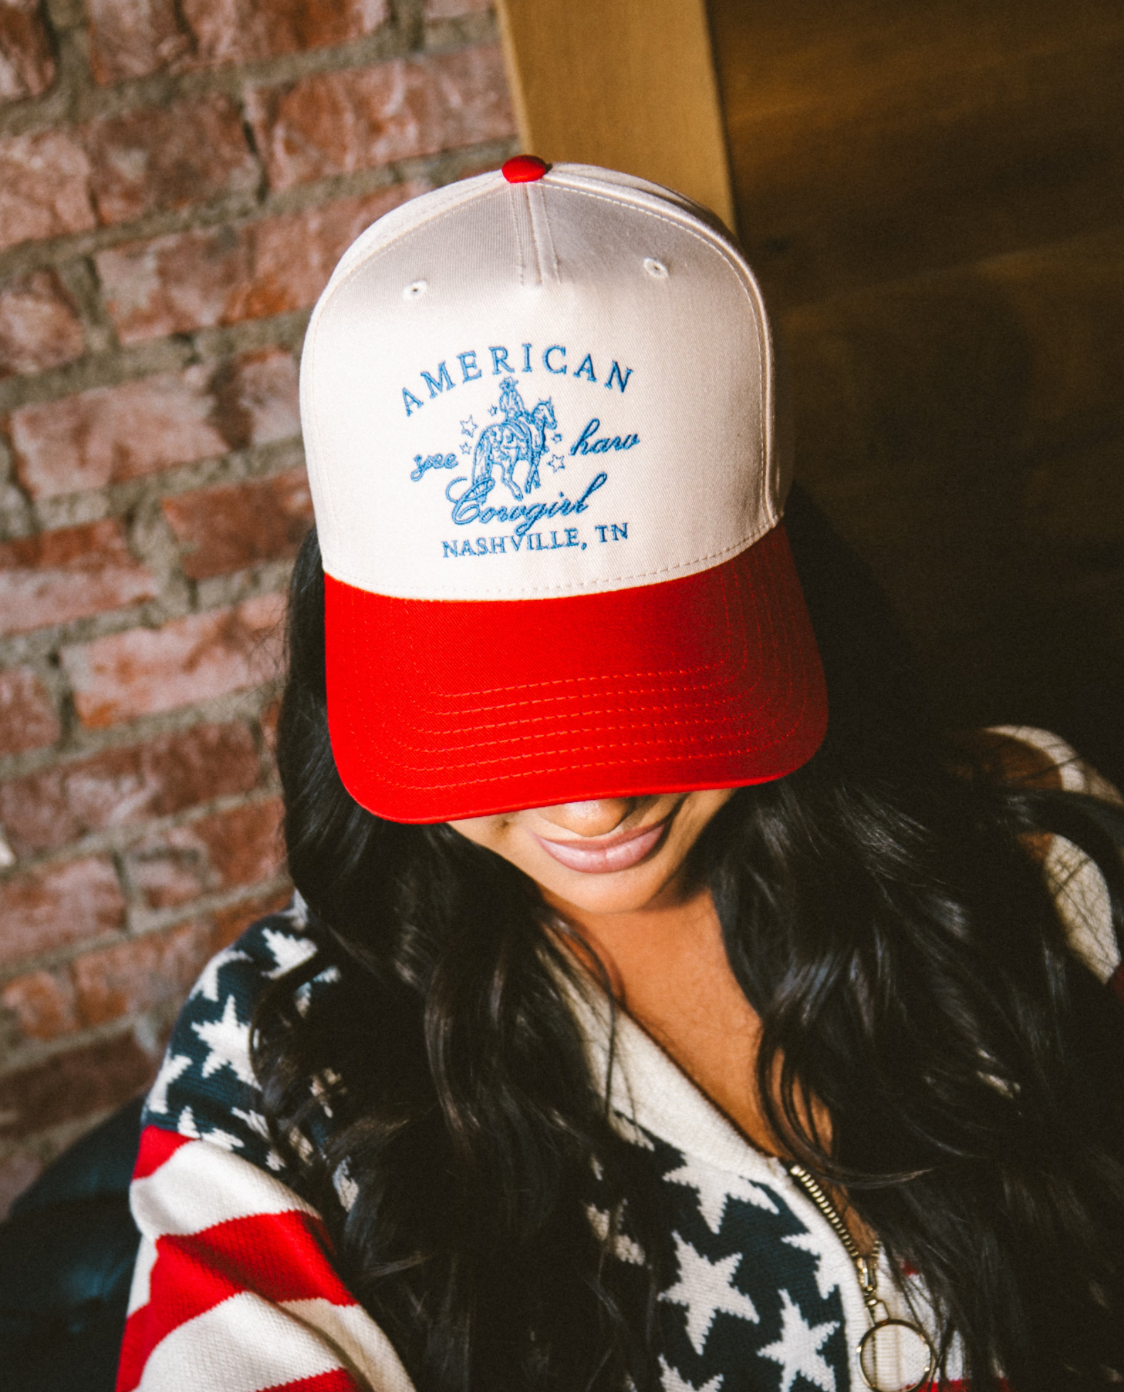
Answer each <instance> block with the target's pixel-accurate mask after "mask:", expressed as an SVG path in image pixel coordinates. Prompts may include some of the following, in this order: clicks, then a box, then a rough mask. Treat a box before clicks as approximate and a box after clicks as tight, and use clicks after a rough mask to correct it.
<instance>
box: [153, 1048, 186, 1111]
mask: <svg viewBox="0 0 1124 1392" xmlns="http://www.w3.org/2000/svg"><path fill="white" fill-rule="evenodd" d="M190 1067H191V1059H190V1058H189V1057H188V1055H187V1054H169V1055H168V1056H167V1057H166V1058H165V1060H164V1062H163V1063H162V1064H161V1065H160V1072H159V1073H157V1075H156V1081H155V1082H154V1083H153V1084H152V1091H151V1092H150V1093H149V1094H148V1110H149V1111H150V1112H160V1113H161V1115H165V1116H166V1115H167V1112H168V1088H169V1087H170V1086H171V1084H172V1083H174V1082H175V1081H176V1079H177V1078H178V1077H179V1076H180V1074H181V1073H183V1072H184V1071H185V1070H186V1069H188V1068H190Z"/></svg>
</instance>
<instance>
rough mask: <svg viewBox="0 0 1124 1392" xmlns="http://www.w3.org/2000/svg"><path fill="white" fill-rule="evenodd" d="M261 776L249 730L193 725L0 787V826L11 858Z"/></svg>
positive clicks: (177, 808) (190, 803)
mask: <svg viewBox="0 0 1124 1392" xmlns="http://www.w3.org/2000/svg"><path fill="white" fill-rule="evenodd" d="M260 778H261V766H260V764H259V761H258V755H257V752H256V750H255V748H254V740H253V736H252V735H251V733H250V730H249V728H248V726H246V725H243V724H241V723H240V722H238V723H234V724H230V725H193V726H192V727H191V728H190V729H188V730H177V731H176V732H174V733H173V734H167V735H160V736H158V737H157V738H156V739H154V740H151V741H150V742H149V743H148V744H138V745H130V746H129V747H127V748H124V749H108V750H106V751H105V752H104V753H102V754H94V755H91V756H90V757H88V758H85V759H77V760H74V761H73V762H71V763H66V764H56V765H54V767H52V768H49V769H44V770H43V771H41V772H39V773H32V774H27V775H26V776H25V777H23V778H16V779H13V780H12V781H11V782H9V783H6V784H5V785H4V786H3V787H0V823H2V824H3V827H4V831H5V832H6V834H7V837H8V840H9V842H10V844H11V846H12V849H13V850H14V851H15V852H16V853H17V855H27V854H29V853H31V852H35V851H46V850H53V849H55V848H56V847H59V846H65V845H66V844H67V843H68V842H70V841H76V840H77V839H78V838H79V837H80V836H85V835H87V834H88V833H89V832H92V831H103V830H105V829H107V828H109V827H117V826H131V825H133V824H134V823H136V822H141V821H145V820H147V819H148V818H150V817H168V816H171V815H172V814H173V813H174V812H182V811H183V810H184V809H185V808H187V807H194V806H195V805H196V804H197V803H200V802H208V801H209V800H210V799H211V798H214V797H222V796H226V795H229V794H232V793H248V792H250V791H252V790H253V789H254V788H256V787H257V785H258V782H259V780H260Z"/></svg>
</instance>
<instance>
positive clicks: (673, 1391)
mask: <svg viewBox="0 0 1124 1392" xmlns="http://www.w3.org/2000/svg"><path fill="white" fill-rule="evenodd" d="M660 1382H662V1383H663V1392H721V1387H722V1374H721V1373H715V1375H714V1376H713V1377H712V1378H711V1379H710V1381H709V1382H704V1383H703V1385H702V1386H701V1387H696V1386H695V1384H694V1383H693V1382H688V1381H687V1379H686V1378H685V1377H683V1376H681V1375H680V1373H679V1372H678V1370H677V1369H675V1368H673V1367H672V1366H671V1365H670V1364H669V1363H668V1362H667V1360H666V1359H665V1358H664V1356H663V1354H662V1353H661V1354H660Z"/></svg>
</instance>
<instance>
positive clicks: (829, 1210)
mask: <svg viewBox="0 0 1124 1392" xmlns="http://www.w3.org/2000/svg"><path fill="white" fill-rule="evenodd" d="M786 1168H787V1169H788V1172H789V1174H790V1175H791V1176H792V1178H793V1179H794V1180H795V1181H796V1182H797V1184H799V1185H800V1187H801V1188H802V1189H803V1190H804V1191H805V1193H806V1194H807V1195H808V1197H809V1198H810V1199H811V1200H812V1202H813V1203H814V1204H815V1205H816V1207H817V1208H818V1209H819V1211H820V1212H821V1213H822V1214H823V1216H824V1217H825V1218H826V1219H827V1221H828V1222H829V1223H830V1224H831V1228H832V1231H833V1232H834V1233H835V1235H836V1237H837V1238H838V1239H839V1241H840V1242H841V1243H842V1244H843V1250H844V1251H845V1252H846V1253H847V1255H848V1256H849V1257H850V1259H851V1263H852V1265H853V1266H854V1268H855V1272H856V1274H857V1276H858V1278H859V1288H860V1289H861V1291H862V1296H863V1304H864V1305H865V1306H866V1312H867V1315H868V1316H869V1317H870V1328H869V1329H868V1330H867V1331H866V1333H865V1334H864V1335H863V1336H862V1338H861V1339H860V1340H859V1342H858V1347H857V1350H856V1352H857V1353H858V1360H859V1371H860V1372H861V1373H862V1377H863V1381H864V1382H865V1383H866V1385H867V1387H869V1388H870V1389H871V1392H919V1389H920V1388H922V1387H924V1386H925V1384H926V1383H928V1382H929V1381H930V1379H931V1378H932V1376H933V1370H934V1368H935V1367H936V1362H937V1357H936V1353H935V1352H934V1349H933V1344H932V1340H931V1339H930V1338H929V1336H928V1334H926V1333H925V1331H924V1330H923V1329H922V1328H921V1326H920V1325H918V1324H915V1323H914V1322H913V1321H911V1320H903V1319H894V1318H893V1317H891V1315H890V1312H889V1310H888V1309H887V1308H886V1303H885V1301H884V1300H882V1299H881V1298H880V1296H879V1294H878V1254H879V1251H880V1248H881V1244H880V1243H878V1242H877V1241H876V1242H875V1244H874V1246H873V1248H872V1249H871V1250H870V1251H869V1252H865V1253H864V1252H860V1251H859V1248H858V1244H857V1243H856V1242H855V1239H854V1238H853V1237H852V1236H851V1234H850V1233H849V1232H848V1230H847V1225H846V1223H844V1221H843V1219H842V1218H841V1217H840V1215H839V1210H838V1209H837V1208H836V1207H835V1205H834V1204H833V1203H832V1202H831V1200H830V1199H829V1198H828V1196H827V1195H826V1194H825V1193H824V1190H823V1186H822V1185H821V1184H820V1183H819V1182H818V1181H817V1180H816V1179H814V1178H813V1177H812V1175H810V1174H809V1173H808V1171H807V1170H806V1169H804V1167H803V1166H802V1165H797V1164H796V1163H795V1162H792V1163H791V1164H789V1165H788V1166H787V1167H786ZM879 1311H881V1317H880V1316H879ZM886 1335H890V1336H891V1337H895V1338H898V1339H901V1338H908V1337H909V1336H910V1335H913V1336H915V1337H916V1339H917V1340H918V1341H919V1343H918V1344H917V1345H916V1349H917V1353H918V1356H919V1361H920V1358H924V1362H925V1371H924V1372H923V1373H922V1374H921V1376H920V1377H919V1378H917V1379H916V1381H914V1382H906V1383H896V1384H895V1385H894V1386H893V1387H889V1386H884V1385H883V1384H882V1383H881V1382H879V1381H878V1346H879V1343H880V1342H884V1341H885V1336H886Z"/></svg>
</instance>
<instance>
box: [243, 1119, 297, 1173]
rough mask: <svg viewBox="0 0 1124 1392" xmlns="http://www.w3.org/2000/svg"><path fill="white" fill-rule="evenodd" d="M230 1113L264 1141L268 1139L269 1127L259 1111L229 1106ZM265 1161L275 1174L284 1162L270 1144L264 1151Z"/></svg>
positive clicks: (281, 1168)
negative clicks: (247, 1110) (245, 1110)
mask: <svg viewBox="0 0 1124 1392" xmlns="http://www.w3.org/2000/svg"><path fill="white" fill-rule="evenodd" d="M230 1111H231V1115H232V1116H236V1117H237V1118H238V1120H239V1121H244V1122H245V1123H246V1125H247V1126H248V1127H249V1128H250V1130H251V1131H256V1132H257V1134H258V1135H259V1136H260V1137H261V1138H262V1140H264V1141H268V1140H269V1127H268V1126H267V1125H266V1124H265V1117H263V1116H262V1114H261V1112H244V1111H243V1110H242V1108H241V1107H231V1109H230ZM265 1163H266V1164H267V1165H268V1166H269V1168H270V1169H271V1170H273V1172H274V1173H275V1174H276V1172H277V1171H278V1170H283V1169H284V1168H285V1162H284V1160H282V1159H281V1157H280V1155H278V1154H277V1152H276V1151H275V1150H274V1149H273V1147H272V1146H270V1147H269V1149H268V1150H267V1151H266V1154H265Z"/></svg>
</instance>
